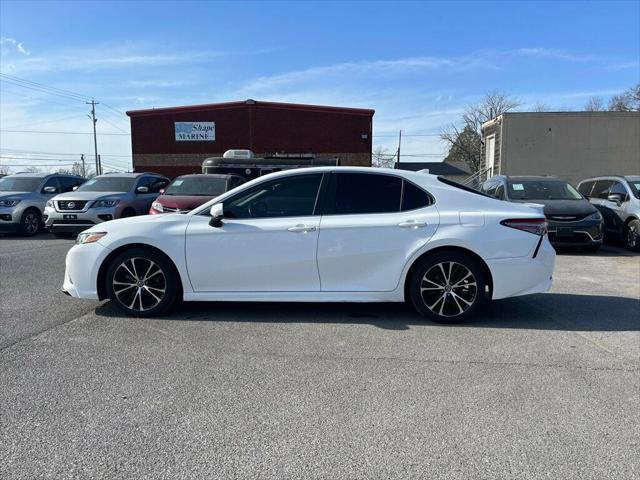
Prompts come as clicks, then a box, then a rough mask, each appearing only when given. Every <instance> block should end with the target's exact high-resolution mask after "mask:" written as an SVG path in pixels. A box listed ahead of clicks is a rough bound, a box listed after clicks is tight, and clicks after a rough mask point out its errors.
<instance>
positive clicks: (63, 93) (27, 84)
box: [0, 73, 89, 102]
mask: <svg viewBox="0 0 640 480" xmlns="http://www.w3.org/2000/svg"><path fill="white" fill-rule="evenodd" d="M0 79H2V80H3V81H5V82H9V83H11V84H13V85H17V86H20V87H24V88H28V89H31V90H37V91H40V92H43V93H49V94H51V95H57V96H59V97H66V98H70V99H73V100H77V101H82V102H84V101H86V100H88V99H89V97H88V96H86V95H82V94H80V93H76V92H72V91H70V90H64V89H62V88H56V87H51V86H49V85H44V84H42V83H38V82H33V81H31V80H27V79H25V78H20V77H16V76H14V75H8V74H6V73H0Z"/></svg>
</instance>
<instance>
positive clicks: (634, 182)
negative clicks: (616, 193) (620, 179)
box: [629, 178, 640, 198]
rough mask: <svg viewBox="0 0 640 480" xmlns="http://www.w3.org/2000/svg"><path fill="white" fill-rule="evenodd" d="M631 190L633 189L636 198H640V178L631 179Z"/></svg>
mask: <svg viewBox="0 0 640 480" xmlns="http://www.w3.org/2000/svg"><path fill="white" fill-rule="evenodd" d="M629 188H631V191H632V192H633V196H634V197H636V198H640V178H632V179H630V180H629Z"/></svg>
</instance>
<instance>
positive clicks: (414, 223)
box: [398, 220, 427, 228]
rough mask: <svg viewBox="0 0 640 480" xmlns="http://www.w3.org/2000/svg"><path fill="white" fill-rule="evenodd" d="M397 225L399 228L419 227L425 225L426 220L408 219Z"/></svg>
mask: <svg viewBox="0 0 640 480" xmlns="http://www.w3.org/2000/svg"><path fill="white" fill-rule="evenodd" d="M398 226H399V227H400V228H419V227H426V226H427V222H418V221H416V220H408V221H406V222H402V223H399V224H398Z"/></svg>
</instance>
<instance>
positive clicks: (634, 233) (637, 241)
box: [627, 224, 640, 248]
mask: <svg viewBox="0 0 640 480" xmlns="http://www.w3.org/2000/svg"><path fill="white" fill-rule="evenodd" d="M627 245H628V246H629V248H638V246H639V245H640V232H638V230H637V228H636V226H635V225H633V224H632V225H629V228H627Z"/></svg>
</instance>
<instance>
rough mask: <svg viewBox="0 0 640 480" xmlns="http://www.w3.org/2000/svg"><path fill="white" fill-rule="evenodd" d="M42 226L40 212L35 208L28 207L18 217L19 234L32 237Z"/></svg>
mask: <svg viewBox="0 0 640 480" xmlns="http://www.w3.org/2000/svg"><path fill="white" fill-rule="evenodd" d="M41 228H42V214H41V213H40V211H39V210H38V209H36V208H28V209H27V210H25V211H24V213H23V214H22V217H21V218H20V235H24V236H25V237H32V236H34V235H35V234H36V233H38V232H39V231H40V229H41Z"/></svg>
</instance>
